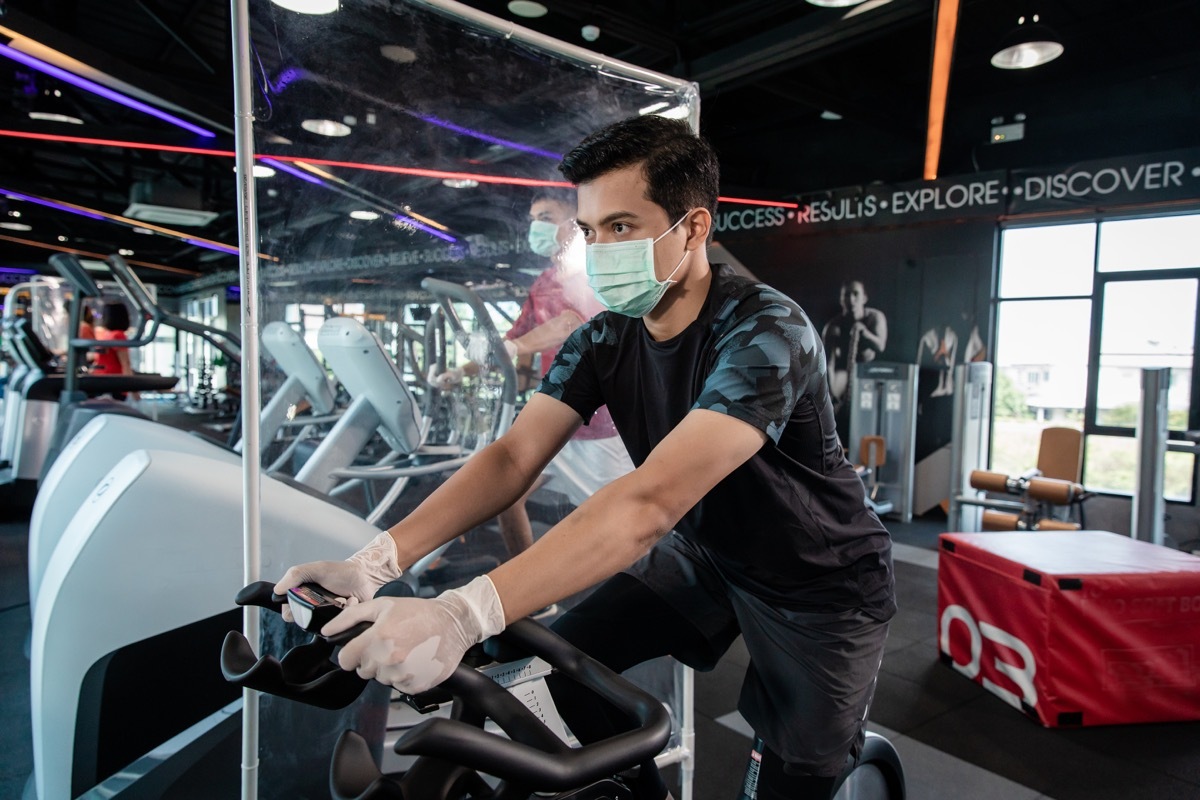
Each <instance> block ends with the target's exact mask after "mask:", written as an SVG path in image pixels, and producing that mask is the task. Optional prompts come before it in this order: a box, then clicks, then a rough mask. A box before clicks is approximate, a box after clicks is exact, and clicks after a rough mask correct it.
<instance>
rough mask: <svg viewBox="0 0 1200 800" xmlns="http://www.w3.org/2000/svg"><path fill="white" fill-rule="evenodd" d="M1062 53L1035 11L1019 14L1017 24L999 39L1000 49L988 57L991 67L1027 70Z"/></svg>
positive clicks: (1048, 28)
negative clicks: (1022, 15)
mask: <svg viewBox="0 0 1200 800" xmlns="http://www.w3.org/2000/svg"><path fill="white" fill-rule="evenodd" d="M1062 54H1063V46H1062V43H1061V42H1059V41H1058V36H1057V35H1056V34H1055V33H1054V31H1052V30H1051V29H1050V27H1049V26H1048V25H1045V24H1043V23H1042V22H1041V19H1040V18H1039V16H1038V15H1037V14H1034V15H1032V16H1029V17H1020V18H1019V19H1018V20H1017V27H1015V28H1013V29H1012V30H1011V31H1009V32H1008V33H1007V34H1006V35H1005V36H1004V38H1003V39H1001V40H1000V49H998V50H997V51H996V54H995V55H993V56H992V66H993V67H997V68H999V69H1031V68H1033V67H1040V66H1041V65H1042V64H1046V63H1048V62H1050V61H1053V60H1054V59H1056V58H1058V57H1059V56H1061V55H1062Z"/></svg>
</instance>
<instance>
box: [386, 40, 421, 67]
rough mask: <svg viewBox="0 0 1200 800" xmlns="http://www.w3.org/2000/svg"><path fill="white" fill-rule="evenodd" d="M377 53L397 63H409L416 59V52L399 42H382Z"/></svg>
mask: <svg viewBox="0 0 1200 800" xmlns="http://www.w3.org/2000/svg"><path fill="white" fill-rule="evenodd" d="M379 55H381V56H383V57H384V58H386V59H387V60H388V61H395V62H396V63H397V64H411V63H413V62H414V61H416V60H417V53H416V51H415V50H413V49H412V48H411V47H405V46H404V45H401V44H384V45H380V46H379Z"/></svg>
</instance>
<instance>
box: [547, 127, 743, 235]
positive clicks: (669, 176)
mask: <svg viewBox="0 0 1200 800" xmlns="http://www.w3.org/2000/svg"><path fill="white" fill-rule="evenodd" d="M634 164H641V165H642V174H643V176H644V177H645V178H646V183H647V185H648V187H649V188H648V190H647V193H646V197H647V199H648V200H650V201H651V202H652V203H655V204H657V205H659V206H661V207H662V208H663V210H664V211H666V212H667V216H668V217H670V219H671V221H672V222H674V221H675V220H677V219H679V218H680V217H682V216H683V215H684V214H686V213H687V212H688V211H690V210H691V209H693V208H707V209H708V210H709V212H710V213H712V214H714V215H715V214H716V213H717V194H718V193H719V186H720V178H721V170H720V166H719V164H718V163H717V154H716V152H714V151H713V149H712V146H711V145H709V143H708V142H706V141H705V140H704V139H703V138H701V137H700V136H697V135H696V134H694V133H692V130H691V128H689V127H688V125H687V123H686V122H684V121H683V120H677V119H666V118H665V117H657V116H653V115H646V116H641V117H632V118H631V119H626V120H622V121H621V122H616V123H613V124H612V125H609V126H608V127H607V128H602V129H600V130H598V131H596V132H595V133H593V134H591V135H590V136H588V137H587V138H586V139H584V140H583V141H582V142H580V143H579V144H578V145H577V146H576V147H575V149H574V150H572V151H571V152H569V153H567V155H566V156H564V157H563V160H562V163H561V164H559V165H558V169H559V171H560V172H561V173H562V174H563V176H564V177H566V179H567V180H569V181H570V182H571V183H573V184H575V185H577V186H578V185H579V184H581V183H587V182H589V181H592V180H595V179H596V178H599V177H600V176H601V175H605V174H607V173H609V172H612V171H613V170H618V169H623V168H625V167H629V166H632V165H634Z"/></svg>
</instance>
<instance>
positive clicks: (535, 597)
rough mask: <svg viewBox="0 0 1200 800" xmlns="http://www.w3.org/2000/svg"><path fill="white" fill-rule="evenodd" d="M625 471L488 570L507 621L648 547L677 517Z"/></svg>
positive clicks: (566, 593)
mask: <svg viewBox="0 0 1200 800" xmlns="http://www.w3.org/2000/svg"><path fill="white" fill-rule="evenodd" d="M630 478H631V476H629V475H627V476H625V477H624V478H620V479H618V480H617V481H614V482H613V483H612V484H609V485H608V486H606V487H604V488H603V489H601V490H600V491H599V492H597V493H596V494H595V495H594V496H593V497H591V498H589V499H588V500H587V501H585V502H584V504H583V505H581V506H579V507H578V508H577V509H575V511H573V512H572V513H571V514H570V515H568V516H567V518H566V519H564V520H563V521H562V522H560V523H559V524H558V525H555V526H554V527H553V528H552V529H551V530H550V531H548V532H547V533H546V534H545V535H543V536H542V537H541V538H540V539H539V540H538V541H537V542H536V543H535V544H534V546H533V547H531V548H530V549H528V550H526V551H525V552H524V553H521V554H520V555H519V556H517V557H516V558H513V559H511V560H510V561H507V562H505V563H504V564H501V565H500V566H499V567H497V568H496V569H495V570H493V571H492V572H491V573H489V576H488V577H490V578H491V580H492V583H493V584H494V585H495V586H496V592H497V593H498V594H499V596H500V600H501V603H502V604H503V606H504V620H505V624H509V623H511V622H513V621H515V620H518V619H521V618H522V617H525V616H528V615H529V614H531V613H533V612H534V611H536V610H538V609H539V608H545V607H546V606H548V605H550V604H551V603H554V602H557V601H559V600H561V599H563V598H564V597H568V596H570V595H572V594H575V593H577V592H580V591H583V590H584V589H586V588H588V587H589V586H593V585H595V584H597V583H599V582H600V581H602V580H604V579H605V578H608V577H610V576H612V575H614V574H616V573H617V572H620V571H621V570H623V569H625V568H626V567H628V566H629V565H631V564H633V563H634V562H635V561H637V560H638V559H639V558H641V557H642V556H644V555H645V554H646V553H648V552H649V551H650V549H651V548H652V547H653V546H654V543H655V542H657V541H658V540H659V539H660V538H661V537H662V536H663V535H664V534H666V533H667V532H669V531H670V529H671V527H672V525H673V524H674V522H675V520H673V519H670V516H671V513H670V512H669V511H667V510H666V509H664V508H661V507H659V506H658V505H657V504H655V503H654V502H653V501H652V500H649V499H648V498H647V497H646V496H645V495H644V494H643V495H639V494H638V493H635V492H631V491H630V490H629V487H630V486H633V485H636V484H635V483H629V482H628V481H629V479H630Z"/></svg>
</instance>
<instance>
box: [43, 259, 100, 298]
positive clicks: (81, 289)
mask: <svg viewBox="0 0 1200 800" xmlns="http://www.w3.org/2000/svg"><path fill="white" fill-rule="evenodd" d="M50 266H52V267H54V269H55V271H56V272H58V274H59V275H62V276H63V278H65V279H66V281H67V282H68V283H70V284H71V286H72V287H74V289H75V291H76V292H78V293H79V296H80V297H99V296H100V295H101V291H100V287H99V286H98V285H97V284H96V281H95V280H94V279H93V278H92V276H91V275H88V272H87V267H85V266H83V262H82V261H80V260H79V256H77V255H75V254H74V253H55V254H54V255H52V256H50Z"/></svg>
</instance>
